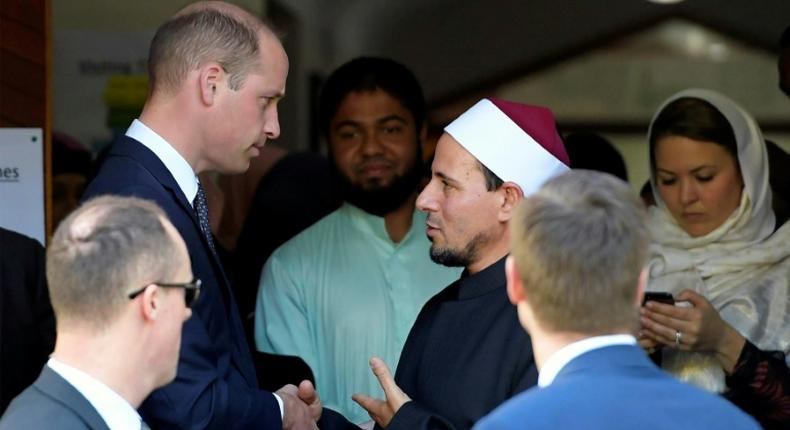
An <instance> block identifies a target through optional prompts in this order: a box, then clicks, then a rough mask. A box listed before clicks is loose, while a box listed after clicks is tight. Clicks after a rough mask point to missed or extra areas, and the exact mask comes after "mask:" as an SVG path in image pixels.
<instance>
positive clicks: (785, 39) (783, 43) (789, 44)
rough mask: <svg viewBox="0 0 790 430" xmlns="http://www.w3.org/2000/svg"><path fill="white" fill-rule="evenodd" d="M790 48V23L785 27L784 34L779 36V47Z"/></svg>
mask: <svg viewBox="0 0 790 430" xmlns="http://www.w3.org/2000/svg"><path fill="white" fill-rule="evenodd" d="M787 48H790V25H788V26H787V27H785V29H784V31H783V32H782V35H781V36H780V37H779V49H782V50H785V49H787Z"/></svg>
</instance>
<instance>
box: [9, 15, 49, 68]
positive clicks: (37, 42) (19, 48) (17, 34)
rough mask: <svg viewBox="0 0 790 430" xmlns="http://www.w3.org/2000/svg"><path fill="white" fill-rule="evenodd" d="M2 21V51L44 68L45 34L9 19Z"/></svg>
mask: <svg viewBox="0 0 790 430" xmlns="http://www.w3.org/2000/svg"><path fill="white" fill-rule="evenodd" d="M0 20H1V21H0V27H2V28H0V49H2V50H5V51H8V52H10V53H13V54H16V55H18V56H20V57H22V58H24V59H26V60H28V61H32V62H34V63H36V64H39V65H41V66H43V65H44V62H45V61H44V57H45V55H44V53H45V51H44V34H43V33H41V32H36V30H34V29H31V28H30V27H27V26H24V25H22V24H20V23H18V22H16V21H12V20H10V19H7V18H0ZM0 55H3V56H5V55H6V54H0Z"/></svg>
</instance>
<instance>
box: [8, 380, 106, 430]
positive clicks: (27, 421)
mask: <svg viewBox="0 0 790 430" xmlns="http://www.w3.org/2000/svg"><path fill="white" fill-rule="evenodd" d="M46 428H57V429H62V430H77V429H93V430H110V429H109V428H108V427H107V424H106V423H105V422H104V420H103V419H102V418H101V416H100V415H99V413H98V412H96V409H94V408H93V406H92V405H91V404H90V402H88V399H86V398H85V397H84V396H83V395H82V394H80V392H79V391H77V389H76V388H74V387H73V386H72V385H71V384H69V383H68V382H67V381H66V380H65V379H63V377H61V376H60V375H58V374H57V373H56V372H55V371H54V370H52V369H50V368H49V367H48V366H44V369H43V370H42V371H41V375H39V377H38V379H36V382H34V383H33V385H31V386H30V387H28V388H27V389H26V390H25V391H23V392H22V394H20V395H19V397H17V398H16V399H14V401H13V402H11V405H10V406H9V407H8V410H7V411H6V413H5V415H3V418H2V420H0V430H6V429H8V430H12V429H15V430H17V429H27V430H32V429H46Z"/></svg>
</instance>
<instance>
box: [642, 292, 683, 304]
mask: <svg viewBox="0 0 790 430" xmlns="http://www.w3.org/2000/svg"><path fill="white" fill-rule="evenodd" d="M651 300H652V301H655V302H659V303H666V304H668V305H674V304H675V298H674V297H672V294H669V293H664V292H657V291H645V297H644V299H642V306H644V305H645V303H647V302H649V301H651Z"/></svg>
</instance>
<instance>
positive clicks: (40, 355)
mask: <svg viewBox="0 0 790 430" xmlns="http://www.w3.org/2000/svg"><path fill="white" fill-rule="evenodd" d="M54 346H55V316H54V314H53V313H52V306H51V305H50V302H49V292H48V291H47V284H46V278H45V273H44V248H43V247H42V246H41V244H39V243H38V242H37V241H36V240H34V239H31V238H29V237H27V236H23V235H21V234H19V233H15V232H13V231H9V230H5V229H3V228H0V414H2V413H3V411H4V410H5V408H6V407H7V406H8V404H9V403H10V402H11V400H12V399H13V398H14V397H16V396H17V395H18V394H19V393H21V392H22V390H24V389H25V388H27V387H28V386H29V385H30V384H32V383H33V381H35V380H36V378H37V377H38V374H39V373H40V372H41V366H43V365H44V363H46V362H47V357H48V356H49V354H50V353H51V352H52V349H53V348H54Z"/></svg>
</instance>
